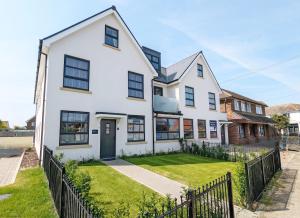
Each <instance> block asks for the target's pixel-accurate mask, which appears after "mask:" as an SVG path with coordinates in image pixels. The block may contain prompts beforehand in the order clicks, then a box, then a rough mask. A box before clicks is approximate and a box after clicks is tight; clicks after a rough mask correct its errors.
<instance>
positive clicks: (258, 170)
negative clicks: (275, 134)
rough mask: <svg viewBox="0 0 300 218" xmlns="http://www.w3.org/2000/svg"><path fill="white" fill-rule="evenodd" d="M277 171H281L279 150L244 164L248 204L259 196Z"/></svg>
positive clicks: (276, 149)
mask: <svg viewBox="0 0 300 218" xmlns="http://www.w3.org/2000/svg"><path fill="white" fill-rule="evenodd" d="M278 170H281V160H280V151H279V148H275V149H273V150H271V151H269V152H267V153H266V154H264V155H262V156H260V157H258V158H255V159H254V160H251V161H249V162H246V163H245V171H246V181H247V199H248V203H249V204H251V203H252V202H253V201H256V200H257V199H258V198H259V197H260V196H261V194H262V192H263V190H264V188H265V187H266V185H267V184H268V183H269V182H270V180H271V179H272V177H273V176H274V174H275V173H276V172H277V171H278Z"/></svg>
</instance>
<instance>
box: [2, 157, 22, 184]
mask: <svg viewBox="0 0 300 218" xmlns="http://www.w3.org/2000/svg"><path fill="white" fill-rule="evenodd" d="M22 157H23V155H21V156H17V157H4V158H0V186H5V185H9V184H12V183H14V182H15V179H16V176H17V174H18V171H19V168H20V165H21V161H22Z"/></svg>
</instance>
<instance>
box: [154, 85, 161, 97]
mask: <svg viewBox="0 0 300 218" xmlns="http://www.w3.org/2000/svg"><path fill="white" fill-rule="evenodd" d="M154 95H159V96H163V88H162V87H158V86H154Z"/></svg>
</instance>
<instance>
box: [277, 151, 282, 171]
mask: <svg viewBox="0 0 300 218" xmlns="http://www.w3.org/2000/svg"><path fill="white" fill-rule="evenodd" d="M276 152H278V158H279V169H280V170H282V168H281V158H280V149H279V147H278V148H277V149H276Z"/></svg>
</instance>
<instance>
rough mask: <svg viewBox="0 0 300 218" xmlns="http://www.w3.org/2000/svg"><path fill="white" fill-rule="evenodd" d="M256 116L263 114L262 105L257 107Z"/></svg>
mask: <svg viewBox="0 0 300 218" xmlns="http://www.w3.org/2000/svg"><path fill="white" fill-rule="evenodd" d="M256 114H262V107H261V105H256Z"/></svg>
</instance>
